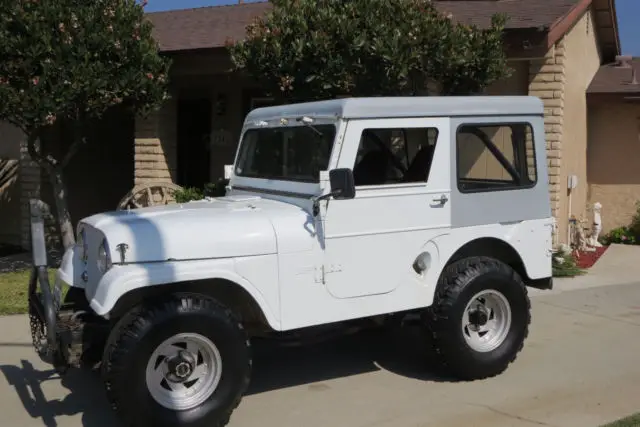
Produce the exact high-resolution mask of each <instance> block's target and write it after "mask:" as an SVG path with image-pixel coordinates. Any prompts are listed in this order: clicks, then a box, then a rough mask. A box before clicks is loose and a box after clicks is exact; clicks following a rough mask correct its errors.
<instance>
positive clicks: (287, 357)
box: [0, 328, 451, 427]
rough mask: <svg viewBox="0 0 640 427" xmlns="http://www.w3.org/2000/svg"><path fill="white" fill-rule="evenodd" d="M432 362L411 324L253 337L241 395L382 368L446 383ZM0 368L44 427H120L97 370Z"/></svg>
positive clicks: (26, 364)
mask: <svg viewBox="0 0 640 427" xmlns="http://www.w3.org/2000/svg"><path fill="white" fill-rule="evenodd" d="M435 366H437V365H436V364H435V359H434V355H433V352H432V351H431V350H430V343H429V341H428V339H426V338H425V337H424V335H423V334H422V333H420V331H416V330H412V329H411V328H405V329H403V330H398V331H395V330H393V331H391V333H389V331H388V330H387V332H386V333H385V330H377V329H374V330H367V331H363V332H360V333H358V334H356V335H352V336H347V337H343V338H338V339H333V340H330V341H327V342H324V343H321V344H314V345H308V346H302V347H283V346H282V345H279V344H278V343H275V342H273V341H267V340H256V341H255V343H254V364H253V375H252V380H251V385H250V387H249V390H248V391H247V393H246V395H258V394H262V393H267V392H269V391H273V390H278V389H284V388H289V387H296V386H301V385H309V386H310V388H311V389H313V388H314V387H322V384H320V383H322V382H324V381H330V380H333V379H338V378H348V377H351V376H356V375H361V374H366V373H371V372H376V371H381V370H386V371H389V372H391V373H394V374H397V375H401V376H405V377H408V378H414V379H419V380H423V381H427V382H449V381H451V380H450V379H449V378H448V377H446V376H445V375H442V374H441V373H440V372H438V370H437V369H436V368H435ZM0 370H1V371H2V373H3V374H4V375H5V377H6V379H7V382H8V383H9V385H10V386H11V387H13V389H14V390H15V392H16V393H17V395H18V397H19V398H20V400H21V401H22V404H23V406H24V408H25V410H26V412H27V413H28V414H29V416H30V417H31V418H32V419H40V420H41V421H42V425H44V426H46V427H58V426H59V425H60V424H59V423H58V421H57V418H58V417H60V416H73V415H78V414H82V425H83V426H86V427H116V426H119V425H120V424H119V422H118V421H117V418H116V416H115V414H114V413H113V412H112V410H111V408H110V406H109V404H108V402H107V398H106V396H105V393H104V389H103V385H102V382H101V380H100V377H99V373H98V372H97V371H89V370H73V369H72V370H69V372H68V373H67V374H66V375H64V376H62V377H60V376H59V375H58V374H56V373H55V372H54V371H53V369H51V370H45V371H40V370H37V369H35V368H34V366H33V365H32V363H31V362H29V361H27V360H21V365H20V366H12V365H3V366H0ZM46 381H60V383H61V386H62V387H63V388H64V389H66V391H68V394H67V395H66V397H64V398H63V399H53V400H49V399H48V398H47V397H46V395H45V392H44V391H43V389H42V384H43V383H45V382H46ZM66 391H58V393H57V394H62V393H64V392H66Z"/></svg>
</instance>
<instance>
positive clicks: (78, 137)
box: [60, 123, 87, 169]
mask: <svg viewBox="0 0 640 427" xmlns="http://www.w3.org/2000/svg"><path fill="white" fill-rule="evenodd" d="M86 142H87V138H86V137H85V136H84V135H83V132H82V124H78V123H74V125H73V143H72V144H71V147H69V150H67V154H65V155H64V158H63V159H62V162H60V167H61V168H62V169H64V168H65V167H67V165H68V164H69V162H70V161H71V159H72V158H73V156H75V154H76V153H77V152H78V150H79V149H80V147H81V146H82V145H84V144H85V143H86Z"/></svg>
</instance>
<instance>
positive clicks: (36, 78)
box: [31, 77, 40, 85]
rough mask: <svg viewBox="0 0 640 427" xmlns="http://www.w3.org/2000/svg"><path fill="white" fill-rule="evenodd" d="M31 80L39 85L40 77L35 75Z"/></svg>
mask: <svg viewBox="0 0 640 427" xmlns="http://www.w3.org/2000/svg"><path fill="white" fill-rule="evenodd" d="M31 81H32V82H33V84H34V85H37V84H38V83H39V82H40V78H38V77H34V78H33V79H32V80H31Z"/></svg>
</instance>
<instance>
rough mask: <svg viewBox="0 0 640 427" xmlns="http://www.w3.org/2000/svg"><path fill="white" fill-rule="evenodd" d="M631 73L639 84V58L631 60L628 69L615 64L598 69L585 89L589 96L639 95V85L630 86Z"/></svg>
mask: <svg viewBox="0 0 640 427" xmlns="http://www.w3.org/2000/svg"><path fill="white" fill-rule="evenodd" d="M633 71H635V74H636V81H637V82H639V83H640V58H633V60H632V61H631V66H630V67H621V66H619V65H618V64H617V63H613V64H606V65H603V66H602V67H600V69H599V70H598V72H597V73H596V75H595V76H594V77H593V80H592V81H591V84H590V85H589V87H588V88H587V93H589V94H614V93H618V94H640V84H632V79H633Z"/></svg>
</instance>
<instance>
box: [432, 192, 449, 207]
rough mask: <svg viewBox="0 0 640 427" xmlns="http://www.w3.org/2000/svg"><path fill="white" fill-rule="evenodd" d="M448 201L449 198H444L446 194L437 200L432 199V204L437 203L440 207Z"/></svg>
mask: <svg viewBox="0 0 640 427" xmlns="http://www.w3.org/2000/svg"><path fill="white" fill-rule="evenodd" d="M448 201H449V198H448V197H447V196H446V194H443V195H442V196H440V198H438V199H433V202H434V203H438V204H440V205H444V204H446V203H447V202H448Z"/></svg>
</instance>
